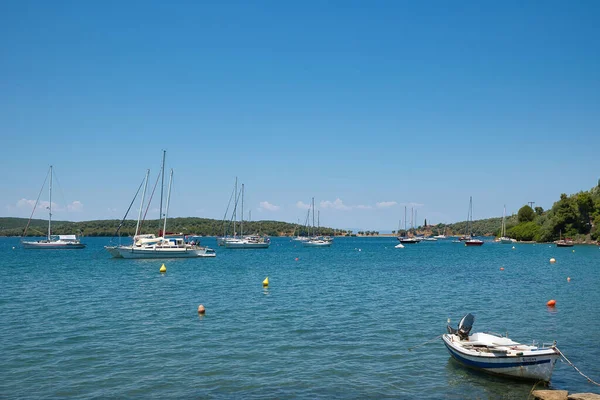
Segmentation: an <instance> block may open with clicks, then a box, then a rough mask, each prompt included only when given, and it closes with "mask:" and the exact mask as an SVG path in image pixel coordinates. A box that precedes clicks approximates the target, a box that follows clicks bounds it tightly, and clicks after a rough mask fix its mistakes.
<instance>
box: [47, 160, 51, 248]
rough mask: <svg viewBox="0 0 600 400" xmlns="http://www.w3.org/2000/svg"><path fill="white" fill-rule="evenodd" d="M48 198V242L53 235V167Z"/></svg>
mask: <svg viewBox="0 0 600 400" xmlns="http://www.w3.org/2000/svg"><path fill="white" fill-rule="evenodd" d="M48 192H49V195H48V197H49V198H50V204H49V205H48V240H50V235H52V165H51V166H50V185H48Z"/></svg>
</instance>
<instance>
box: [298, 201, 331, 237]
mask: <svg viewBox="0 0 600 400" xmlns="http://www.w3.org/2000/svg"><path fill="white" fill-rule="evenodd" d="M312 219H313V223H312V225H313V229H312V230H313V232H312V233H313V236H312V237H311V238H310V239H309V240H307V241H305V242H302V245H303V246H304V247H330V246H331V243H332V242H333V240H332V239H331V238H330V237H323V236H316V235H315V198H314V197H313V198H312Z"/></svg>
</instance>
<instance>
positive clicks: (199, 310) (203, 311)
mask: <svg viewBox="0 0 600 400" xmlns="http://www.w3.org/2000/svg"><path fill="white" fill-rule="evenodd" d="M205 312H206V309H205V308H204V306H203V305H202V304H200V305H199V306H198V314H204V313H205Z"/></svg>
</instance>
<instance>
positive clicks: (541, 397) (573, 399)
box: [531, 390, 600, 400]
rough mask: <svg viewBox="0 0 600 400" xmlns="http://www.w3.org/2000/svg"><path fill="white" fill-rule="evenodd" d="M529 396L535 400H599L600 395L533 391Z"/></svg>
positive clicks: (565, 391)
mask: <svg viewBox="0 0 600 400" xmlns="http://www.w3.org/2000/svg"><path fill="white" fill-rule="evenodd" d="M531 395H532V396H533V398H534V399H536V400H600V394H596V393H573V394H569V392H568V391H567V390H534V391H533V392H531Z"/></svg>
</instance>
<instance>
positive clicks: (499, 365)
mask: <svg viewBox="0 0 600 400" xmlns="http://www.w3.org/2000/svg"><path fill="white" fill-rule="evenodd" d="M444 344H445V345H446V347H447V348H448V350H449V351H450V354H452V356H453V357H454V358H456V359H457V360H458V361H460V362H461V363H463V364H465V365H468V366H471V367H477V368H512V367H521V366H526V365H536V364H546V363H549V362H550V361H551V359H547V360H539V361H522V362H514V363H505V362H502V363H489V362H481V361H473V360H469V359H468V358H464V357H462V356H461V355H460V354H459V353H457V352H456V351H455V350H454V349H452V348H451V347H450V346H448V345H447V344H446V342H444Z"/></svg>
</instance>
